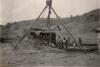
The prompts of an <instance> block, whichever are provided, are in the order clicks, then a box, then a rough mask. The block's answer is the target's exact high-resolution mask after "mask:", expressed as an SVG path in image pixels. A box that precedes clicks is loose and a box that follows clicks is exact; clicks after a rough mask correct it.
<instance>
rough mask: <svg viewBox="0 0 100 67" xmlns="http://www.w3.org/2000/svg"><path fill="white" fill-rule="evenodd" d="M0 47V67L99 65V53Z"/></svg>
mask: <svg viewBox="0 0 100 67" xmlns="http://www.w3.org/2000/svg"><path fill="white" fill-rule="evenodd" d="M6 45H7V47H6V46H5V47H2V48H0V67H41V66H42V67H58V66H59V67H73V66H75V67H84V66H85V67H100V54H98V53H96V52H92V53H83V52H75V51H73V52H72V51H64V50H60V49H57V48H51V47H46V46H45V47H44V46H43V47H38V48H37V49H32V48H30V49H29V48H27V49H23V48H21V49H19V50H13V49H12V47H11V46H8V44H6Z"/></svg>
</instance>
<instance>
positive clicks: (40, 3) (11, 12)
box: [0, 0, 100, 24]
mask: <svg viewBox="0 0 100 67" xmlns="http://www.w3.org/2000/svg"><path fill="white" fill-rule="evenodd" d="M0 3H1V4H0V24H6V23H7V22H15V21H21V20H30V19H35V18H36V17H37V16H38V15H39V14H40V12H41V11H42V9H43V8H44V7H45V5H46V4H45V0H0ZM99 4H100V0H53V8H54V9H55V11H56V12H57V14H58V15H59V16H60V17H62V18H64V17H69V16H70V15H73V16H75V15H81V14H83V13H86V12H89V11H91V10H93V9H97V8H100V5H99ZM45 12H46V11H45ZM46 14H47V13H45V14H44V15H43V17H44V16H47V15H46ZM52 17H55V16H52Z"/></svg>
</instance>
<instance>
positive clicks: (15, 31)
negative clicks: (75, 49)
mask: <svg viewBox="0 0 100 67" xmlns="http://www.w3.org/2000/svg"><path fill="white" fill-rule="evenodd" d="M61 20H62V21H63V24H64V25H65V26H66V27H67V28H68V30H69V31H70V32H71V33H72V35H73V36H74V37H75V38H76V39H77V40H78V38H79V37H81V38H82V39H83V41H84V43H88V44H95V43H96V38H97V37H96V36H97V33H96V31H95V30H96V29H97V28H98V27H99V22H100V9H96V10H93V11H90V12H87V13H85V14H83V15H79V16H78V15H77V16H71V17H67V18H61ZM50 21H51V23H50V25H51V28H54V27H55V26H56V25H57V24H58V22H59V21H56V19H55V18H52V19H51V20H50ZM46 22H47V20H46V19H45V18H41V19H40V20H38V21H37V22H36V23H35V21H34V19H33V20H24V21H19V22H14V23H8V24H6V25H5V26H4V29H3V30H4V31H3V35H4V36H8V37H16V36H17V35H19V36H22V35H23V34H24V33H25V30H28V29H29V28H30V27H33V28H34V27H37V28H43V29H46ZM59 26H60V28H61V30H62V32H59V31H58V30H57V29H56V30H55V32H56V33H57V34H61V35H63V36H64V37H65V36H66V37H68V34H67V35H66V34H65V31H64V30H63V27H62V26H61V25H59ZM63 36H62V37H63Z"/></svg>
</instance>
